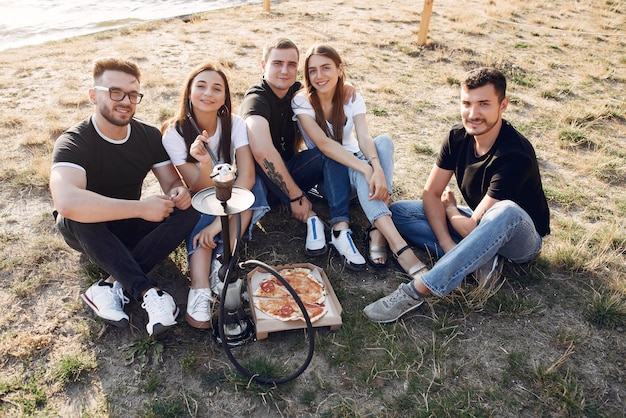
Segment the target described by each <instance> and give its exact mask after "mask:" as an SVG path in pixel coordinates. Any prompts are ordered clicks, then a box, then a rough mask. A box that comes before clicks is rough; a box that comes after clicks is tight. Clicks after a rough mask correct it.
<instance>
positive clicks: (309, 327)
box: [217, 214, 315, 385]
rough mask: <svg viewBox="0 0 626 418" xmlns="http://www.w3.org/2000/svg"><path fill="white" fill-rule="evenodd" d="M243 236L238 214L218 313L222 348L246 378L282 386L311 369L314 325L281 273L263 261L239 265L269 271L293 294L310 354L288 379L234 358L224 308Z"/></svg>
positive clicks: (252, 261) (251, 261) (249, 261)
mask: <svg viewBox="0 0 626 418" xmlns="http://www.w3.org/2000/svg"><path fill="white" fill-rule="evenodd" d="M240 236H241V218H240V216H239V214H237V235H236V237H237V238H236V241H235V245H234V246H233V253H232V256H231V257H230V260H229V263H228V266H227V269H226V272H225V275H224V288H223V289H222V294H221V301H222V303H220V307H219V313H218V322H217V323H218V328H219V335H220V339H221V340H222V347H223V348H224V351H225V352H226V355H227V356H228V359H229V360H230V362H231V363H232V364H233V365H234V366H235V368H236V369H237V370H239V372H240V373H242V374H243V375H244V376H246V377H248V378H251V379H252V380H254V381H255V382H258V383H263V384H274V385H275V384H280V383H286V382H289V381H290V380H293V379H295V378H296V377H298V376H300V375H301V374H302V372H304V371H305V370H306V368H307V367H309V364H310V363H311V359H312V358H313V352H314V350H315V338H314V335H313V325H312V324H311V318H310V317H309V313H308V312H307V311H306V308H305V306H304V304H303V303H302V300H301V299H300V297H299V296H298V294H297V293H296V291H295V290H294V289H293V287H291V285H290V284H289V283H287V281H286V280H285V279H284V278H283V277H282V276H281V275H280V273H278V272H277V271H276V270H275V269H273V268H272V267H270V266H268V265H267V264H265V263H263V262H261V261H257V260H248V261H245V262H242V263H239V267H240V268H243V267H244V266H247V265H256V266H258V267H261V268H262V269H264V270H265V271H267V272H268V273H271V274H272V275H273V276H274V277H276V278H277V279H278V280H279V281H280V282H281V283H282V284H283V285H284V286H285V287H286V288H287V290H288V291H289V293H290V294H291V296H293V298H294V300H295V301H296V303H297V304H298V307H299V308H300V310H301V311H302V315H303V316H304V321H305V322H306V335H308V337H309V338H308V339H309V352H308V354H307V358H306V359H305V361H304V363H302V365H301V366H300V368H299V369H298V370H296V371H295V372H294V373H293V374H291V375H289V376H286V377H282V378H270V377H263V376H259V375H258V374H257V373H252V372H251V371H250V370H248V369H246V368H245V367H243V366H242V365H241V364H240V363H239V362H238V361H237V359H235V357H234V356H233V353H232V350H231V347H230V345H229V344H228V341H226V336H225V335H224V318H225V317H226V312H225V308H224V305H225V303H224V301H225V300H226V292H227V290H228V284H229V282H230V280H228V277H229V275H230V272H231V271H232V270H233V269H234V268H235V264H236V261H237V259H236V257H235V256H236V254H237V250H238V247H239V237H240Z"/></svg>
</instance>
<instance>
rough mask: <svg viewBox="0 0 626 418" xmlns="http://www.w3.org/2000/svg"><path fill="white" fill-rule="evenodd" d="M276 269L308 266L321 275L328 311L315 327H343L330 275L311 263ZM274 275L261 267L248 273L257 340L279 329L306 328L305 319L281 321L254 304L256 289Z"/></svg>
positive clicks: (334, 328) (315, 323)
mask: <svg viewBox="0 0 626 418" xmlns="http://www.w3.org/2000/svg"><path fill="white" fill-rule="evenodd" d="M271 267H272V268H273V269H274V270H276V271H278V272H279V273H280V271H281V270H283V269H288V268H296V267H302V268H308V269H310V270H311V272H312V273H313V274H314V275H319V277H320V278H321V280H322V283H323V284H324V287H325V288H326V300H325V301H324V304H325V305H326V306H327V307H328V312H327V313H326V315H324V316H323V317H321V318H320V319H318V320H317V321H315V322H313V327H314V328H318V327H330V329H331V330H337V329H339V328H340V327H341V305H340V304H339V300H338V299H337V295H335V291H334V290H333V287H332V286H331V284H330V282H329V281H328V277H327V276H326V273H325V272H324V270H323V269H322V268H320V267H318V266H316V265H313V264H310V263H300V264H287V265H282V266H271ZM269 276H272V274H271V273H269V272H267V271H265V269H263V268H261V267H257V268H255V269H254V270H252V271H251V272H250V273H248V276H247V283H246V284H247V289H248V295H249V297H250V310H251V311H252V320H253V321H254V324H255V328H256V338H257V340H263V339H265V338H267V335H268V334H269V333H270V332H277V331H288V330H293V329H304V328H306V322H304V320H298V321H280V320H278V319H274V318H271V317H269V316H267V315H266V314H265V313H263V312H261V311H260V310H258V309H257V308H256V307H255V306H254V296H252V294H253V293H254V289H256V286H258V283H260V282H261V281H262V280H264V279H265V278H267V277H269Z"/></svg>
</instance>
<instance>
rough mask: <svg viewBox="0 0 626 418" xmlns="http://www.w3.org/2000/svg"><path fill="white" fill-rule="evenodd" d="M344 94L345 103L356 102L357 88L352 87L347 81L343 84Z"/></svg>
mask: <svg viewBox="0 0 626 418" xmlns="http://www.w3.org/2000/svg"><path fill="white" fill-rule="evenodd" d="M343 94H344V103H343V104H348V103H350V102H351V101H352V102H354V101H355V100H356V87H354V86H353V85H352V83H350V82H349V81H346V82H345V83H344V84H343Z"/></svg>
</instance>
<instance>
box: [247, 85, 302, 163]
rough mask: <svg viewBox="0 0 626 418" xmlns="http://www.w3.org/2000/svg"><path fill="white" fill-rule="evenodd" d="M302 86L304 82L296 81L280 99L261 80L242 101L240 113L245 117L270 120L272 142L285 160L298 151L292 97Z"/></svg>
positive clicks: (249, 90)
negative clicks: (260, 117) (258, 117)
mask: <svg viewBox="0 0 626 418" xmlns="http://www.w3.org/2000/svg"><path fill="white" fill-rule="evenodd" d="M301 87H302V84H300V82H298V81H296V83H295V84H294V85H293V86H291V87H290V88H289V91H288V92H287V94H286V95H285V97H283V98H282V99H280V98H278V97H277V96H276V95H275V94H274V92H273V91H272V89H271V87H270V86H269V84H267V81H265V80H261V83H259V84H255V85H253V86H252V87H250V88H249V89H248V91H247V92H246V94H245V96H244V99H243V102H242V103H241V109H240V114H241V116H242V117H243V118H244V119H245V118H247V117H248V116H253V115H256V116H262V117H263V118H265V119H266V120H267V121H268V123H269V126H270V133H271V135H272V142H273V143H274V146H275V147H276V150H278V152H279V153H280V156H281V157H282V159H283V161H289V160H290V159H291V158H292V157H293V156H294V155H295V153H296V150H295V148H296V138H297V135H296V132H297V130H296V125H295V122H293V120H292V116H293V111H292V110H291V98H292V97H293V95H294V94H295V93H296V92H297V91H298V90H300V88H301Z"/></svg>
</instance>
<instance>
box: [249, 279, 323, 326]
mask: <svg viewBox="0 0 626 418" xmlns="http://www.w3.org/2000/svg"><path fill="white" fill-rule="evenodd" d="M279 273H280V275H281V276H282V277H283V278H284V279H285V281H286V282H287V283H289V285H290V286H291V287H292V288H293V289H294V291H295V292H296V294H297V295H298V297H299V298H300V300H301V301H302V303H303V304H304V306H305V308H306V310H307V313H308V314H309V318H310V319H311V322H313V321H315V320H317V319H319V318H321V317H322V316H324V315H325V314H326V312H328V308H327V307H326V306H325V305H324V302H325V300H326V289H325V288H324V285H323V284H322V283H320V281H319V280H317V278H316V277H315V276H314V275H313V273H312V272H311V270H310V269H308V268H302V267H296V268H289V269H283V270H281V271H280V272H279ZM253 296H254V305H255V307H256V308H257V309H259V310H260V311H262V312H264V313H265V314H267V315H269V316H270V317H272V318H274V319H278V320H280V321H295V320H304V316H303V315H302V311H301V310H300V307H299V306H298V304H297V303H296V301H295V299H294V298H293V296H291V293H289V290H287V288H286V287H285V285H284V284H283V283H282V282H281V281H280V280H279V279H278V278H277V277H275V276H270V277H269V278H267V279H264V280H262V281H261V282H260V283H259V284H258V286H257V288H256V289H255V291H254V292H253Z"/></svg>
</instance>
